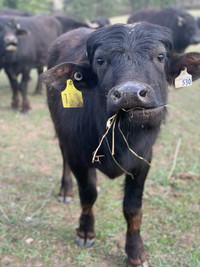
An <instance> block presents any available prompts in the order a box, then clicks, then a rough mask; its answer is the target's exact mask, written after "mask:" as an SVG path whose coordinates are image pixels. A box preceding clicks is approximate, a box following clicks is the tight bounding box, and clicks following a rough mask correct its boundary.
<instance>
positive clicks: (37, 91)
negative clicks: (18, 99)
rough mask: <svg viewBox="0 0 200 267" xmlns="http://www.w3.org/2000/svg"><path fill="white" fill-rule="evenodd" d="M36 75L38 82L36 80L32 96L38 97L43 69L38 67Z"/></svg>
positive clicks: (40, 91)
mask: <svg viewBox="0 0 200 267" xmlns="http://www.w3.org/2000/svg"><path fill="white" fill-rule="evenodd" d="M37 73H38V80H37V85H36V87H35V91H34V94H36V95H38V94H41V93H42V81H41V79H40V75H41V74H42V73H43V67H40V68H38V69H37Z"/></svg>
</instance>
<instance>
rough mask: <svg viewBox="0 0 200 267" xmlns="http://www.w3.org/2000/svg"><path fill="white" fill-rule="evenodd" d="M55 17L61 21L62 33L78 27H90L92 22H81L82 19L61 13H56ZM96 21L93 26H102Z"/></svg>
mask: <svg viewBox="0 0 200 267" xmlns="http://www.w3.org/2000/svg"><path fill="white" fill-rule="evenodd" d="M55 18H56V19H57V20H58V21H59V22H60V23H61V25H62V32H63V33H65V32H68V31H70V30H74V29H77V28H80V27H86V28H90V27H92V25H93V24H92V23H89V22H88V23H87V22H82V21H78V20H75V19H73V18H70V17H65V16H61V15H60V16H58V15H56V16H55ZM94 23H95V21H94ZM96 23H97V25H94V28H99V27H102V26H104V25H101V24H99V25H98V22H96Z"/></svg>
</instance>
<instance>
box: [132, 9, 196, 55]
mask: <svg viewBox="0 0 200 267" xmlns="http://www.w3.org/2000/svg"><path fill="white" fill-rule="evenodd" d="M138 21H147V22H150V23H153V24H157V25H161V26H166V27H168V28H170V29H171V30H172V32H173V42H174V49H175V51H176V52H177V53H181V52H184V50H185V49H186V48H187V47H188V46H189V45H191V44H197V43H199V42H200V37H199V36H198V27H197V22H196V21H195V19H194V17H193V16H191V15H190V14H189V13H187V12H186V11H184V10H182V9H179V8H174V7H169V8H163V9H161V10H156V9H141V10H139V11H138V12H136V13H134V14H133V15H131V16H130V17H129V19H128V23H134V22H138Z"/></svg>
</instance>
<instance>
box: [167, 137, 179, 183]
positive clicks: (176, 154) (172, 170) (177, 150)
mask: <svg viewBox="0 0 200 267" xmlns="http://www.w3.org/2000/svg"><path fill="white" fill-rule="evenodd" d="M180 145H181V138H179V139H178V142H177V145H176V150H175V154H174V160H173V164H172V168H171V170H170V172H169V174H168V177H167V178H168V179H169V180H170V179H171V177H172V174H173V172H174V170H175V168H176V161H177V156H178V152H179V149H180Z"/></svg>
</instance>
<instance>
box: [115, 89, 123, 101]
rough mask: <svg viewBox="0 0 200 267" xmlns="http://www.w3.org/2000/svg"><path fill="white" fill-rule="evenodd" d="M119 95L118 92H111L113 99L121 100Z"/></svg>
mask: <svg viewBox="0 0 200 267" xmlns="http://www.w3.org/2000/svg"><path fill="white" fill-rule="evenodd" d="M121 96H122V95H121V93H120V92H119V91H117V90H115V91H114V92H113V97H114V98H115V99H120V98H121Z"/></svg>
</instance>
